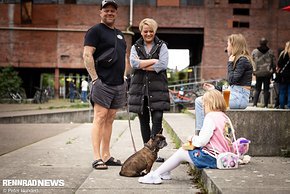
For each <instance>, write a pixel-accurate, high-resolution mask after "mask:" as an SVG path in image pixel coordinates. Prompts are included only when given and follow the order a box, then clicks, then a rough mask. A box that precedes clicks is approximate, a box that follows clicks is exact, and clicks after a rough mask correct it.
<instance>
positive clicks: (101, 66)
mask: <svg viewBox="0 0 290 194" xmlns="http://www.w3.org/2000/svg"><path fill="white" fill-rule="evenodd" d="M117 9H118V5H117V3H116V2H115V1H114V0H103V1H102V3H101V8H100V17H101V23H99V24H96V25H94V26H93V27H91V28H90V29H89V30H88V31H87V33H86V35H85V40H84V52H83V59H84V64H85V67H86V69H87V71H88V73H89V74H90V76H91V79H92V89H91V91H90V92H91V99H90V101H91V103H92V105H93V108H94V120H93V127H92V145H93V154H94V161H93V163H92V167H93V168H94V169H96V170H104V169H108V166H121V165H122V163H121V161H120V160H117V159H115V158H114V157H112V156H111V153H110V141H111V135H112V125H113V121H114V118H115V115H116V112H117V110H118V109H119V108H122V107H123V106H124V105H125V102H126V83H125V81H124V74H125V55H126V42H125V38H124V35H123V34H122V32H121V31H120V30H118V29H116V28H115V20H116V18H117ZM116 42H117V44H116ZM112 48H114V49H113V50H114V53H115V55H113V56H112V57H113V60H112V64H107V63H106V62H105V61H99V62H98V63H97V68H96V66H95V63H94V62H95V61H96V60H97V59H98V58H99V57H100V56H101V55H103V54H104V52H105V51H107V50H112Z"/></svg>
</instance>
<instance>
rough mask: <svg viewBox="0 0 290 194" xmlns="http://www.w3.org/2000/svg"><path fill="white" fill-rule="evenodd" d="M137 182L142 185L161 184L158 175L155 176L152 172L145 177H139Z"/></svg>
mask: <svg viewBox="0 0 290 194" xmlns="http://www.w3.org/2000/svg"><path fill="white" fill-rule="evenodd" d="M138 182H139V183H144V184H161V183H162V180H161V178H160V177H159V176H158V175H155V174H154V173H153V172H150V173H148V174H147V175H145V176H143V177H140V178H139V179H138Z"/></svg>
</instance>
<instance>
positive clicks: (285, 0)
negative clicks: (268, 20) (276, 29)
mask: <svg viewBox="0 0 290 194" xmlns="http://www.w3.org/2000/svg"><path fill="white" fill-rule="evenodd" d="M288 5H289V6H290V0H280V1H279V8H283V7H286V6H288Z"/></svg>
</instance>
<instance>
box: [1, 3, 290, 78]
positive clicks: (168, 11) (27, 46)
mask: <svg viewBox="0 0 290 194" xmlns="http://www.w3.org/2000/svg"><path fill="white" fill-rule="evenodd" d="M166 2H167V4H166ZM176 2H178V1H175V0H172V1H161V0H159V1H158V5H160V6H159V7H147V6H146V7H144V6H141V5H135V6H134V15H133V27H138V25H139V22H140V21H141V20H142V19H143V18H145V17H151V18H154V19H156V20H157V22H158V24H159V28H173V29H175V28H192V29H193V28H203V29H204V47H203V53H202V63H201V68H200V69H201V77H202V78H203V79H215V78H221V77H225V68H226V62H227V55H226V53H225V52H224V48H225V47H226V37H227V36H228V35H230V34H232V33H242V34H244V35H245V36H246V39H247V41H248V44H249V47H250V50H252V49H254V48H255V47H256V46H257V45H258V40H259V39H260V37H262V36H264V37H266V38H267V39H268V40H269V46H270V47H271V48H272V49H273V50H274V51H275V54H276V56H277V50H278V48H283V47H284V44H285V42H286V41H287V40H289V31H290V12H285V11H282V10H280V9H279V8H278V0H273V1H271V3H268V1H263V0H255V1H252V4H251V5H245V4H230V5H229V4H227V2H228V1H210V0H205V3H204V6H201V7H200V6H186V7H179V6H176ZM233 8H249V9H250V16H236V15H235V16H234V15H233ZM8 10H10V15H12V21H10V24H9V16H8V15H9V14H8V12H9V11H8ZM0 13H1V14H0V44H1V47H0V66H6V65H7V64H8V63H10V64H13V65H14V66H16V67H37V68H41V67H48V68H55V67H56V66H57V67H59V68H84V66H83V64H82V51H83V37H84V34H85V31H86V30H87V29H88V28H89V27H90V26H92V25H94V24H95V23H98V22H99V21H100V18H99V6H98V5H65V4H62V5H55V4H52V5H36V4H35V5H33V13H32V18H33V19H32V24H30V25H21V24H20V8H19V5H17V4H15V5H8V4H0ZM118 15H119V18H118V19H117V27H118V28H119V29H121V30H123V31H126V29H127V27H128V26H129V6H120V7H119V9H118ZM10 18H11V16H10ZM232 21H244V22H249V25H250V28H231V24H232ZM9 25H10V26H14V27H25V28H31V30H23V29H22V30H7V29H3V27H6V28H8V27H9ZM1 28H2V29H1ZM39 28H49V29H54V30H48V29H43V30H39ZM131 40H132V38H131V36H130V35H126V41H127V46H128V51H129V49H130V47H131V43H132V42H131ZM180 41H182V40H180Z"/></svg>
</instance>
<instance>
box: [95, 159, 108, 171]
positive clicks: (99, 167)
mask: <svg viewBox="0 0 290 194" xmlns="http://www.w3.org/2000/svg"><path fill="white" fill-rule="evenodd" d="M92 167H93V168H94V169H96V170H107V169H108V166H107V165H106V164H105V163H104V162H103V160H102V159H98V160H95V161H94V162H93V163H92Z"/></svg>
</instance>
